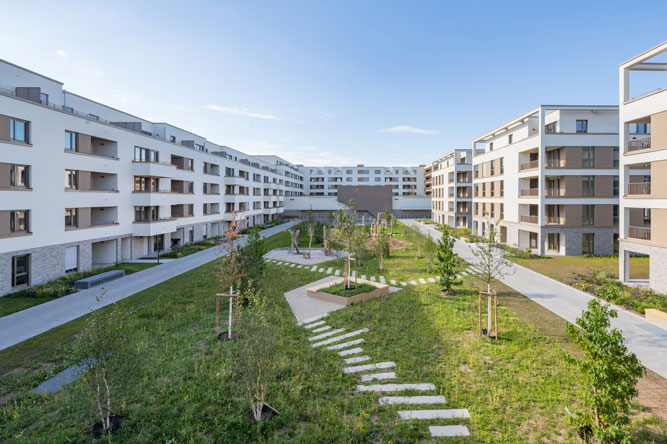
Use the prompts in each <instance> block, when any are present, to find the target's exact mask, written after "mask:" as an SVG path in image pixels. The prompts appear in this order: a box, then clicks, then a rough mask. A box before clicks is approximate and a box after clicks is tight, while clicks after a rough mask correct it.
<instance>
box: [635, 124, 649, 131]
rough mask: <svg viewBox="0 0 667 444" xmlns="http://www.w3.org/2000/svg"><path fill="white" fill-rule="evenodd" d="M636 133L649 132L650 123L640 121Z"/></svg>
mask: <svg viewBox="0 0 667 444" xmlns="http://www.w3.org/2000/svg"><path fill="white" fill-rule="evenodd" d="M635 133H637V134H648V123H638V124H637V128H636V130H635Z"/></svg>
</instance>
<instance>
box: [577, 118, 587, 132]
mask: <svg viewBox="0 0 667 444" xmlns="http://www.w3.org/2000/svg"><path fill="white" fill-rule="evenodd" d="M577 132H578V133H587V132H588V120H577Z"/></svg>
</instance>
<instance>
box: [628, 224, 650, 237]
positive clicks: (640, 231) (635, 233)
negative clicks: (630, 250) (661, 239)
mask: <svg viewBox="0 0 667 444" xmlns="http://www.w3.org/2000/svg"><path fill="white" fill-rule="evenodd" d="M628 238H630V239H641V240H651V227H633V226H629V227H628Z"/></svg>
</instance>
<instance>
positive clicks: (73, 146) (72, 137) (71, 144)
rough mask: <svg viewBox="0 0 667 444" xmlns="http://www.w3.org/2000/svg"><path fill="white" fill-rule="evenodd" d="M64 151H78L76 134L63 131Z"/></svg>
mask: <svg viewBox="0 0 667 444" xmlns="http://www.w3.org/2000/svg"><path fill="white" fill-rule="evenodd" d="M65 149H66V150H68V151H79V147H78V145H77V138H76V133H73V132H71V131H65Z"/></svg>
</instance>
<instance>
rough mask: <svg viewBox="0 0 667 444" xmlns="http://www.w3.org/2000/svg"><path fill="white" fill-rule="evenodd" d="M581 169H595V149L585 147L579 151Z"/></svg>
mask: <svg viewBox="0 0 667 444" xmlns="http://www.w3.org/2000/svg"><path fill="white" fill-rule="evenodd" d="M581 167H582V168H595V148H594V147H592V146H585V147H584V148H583V149H582V151H581Z"/></svg>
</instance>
